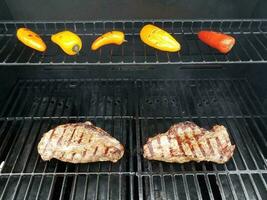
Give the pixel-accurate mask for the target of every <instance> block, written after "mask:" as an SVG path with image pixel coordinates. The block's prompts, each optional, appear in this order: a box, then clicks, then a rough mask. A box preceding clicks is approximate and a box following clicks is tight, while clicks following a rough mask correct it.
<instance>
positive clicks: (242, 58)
mask: <svg viewBox="0 0 267 200" xmlns="http://www.w3.org/2000/svg"><path fill="white" fill-rule="evenodd" d="M147 23H154V24H155V25H157V26H159V27H161V28H164V29H165V30H167V31H168V32H170V33H172V34H173V35H174V36H175V38H177V39H178V41H180V43H181V44H182V50H181V51H180V52H178V53H165V52H161V51H157V50H155V49H152V48H150V47H148V46H146V45H144V44H143V43H142V42H141V41H140V37H139V31H140V29H141V27H142V26H143V25H144V24H147ZM266 25H267V21H266V20H231V21H228V20H213V21H200V20H196V21H173V20H167V21H162V20H160V21H131V22H129V21H117V22H109V21H107V22H75V23H73V22H43V23H41V22H2V23H0V65H20V64H22V63H23V64H24V65H25V64H26V65H41V64H43V65H58V64H60V65H69V64H75V65H79V64H80V65H84V64H95V65H104V64H108V65H112V64H115V65H118V64H144V63H147V64H163V63H168V64H192V63H194V64H203V63H204V64H207V63H266V61H267V50H266V49H267V36H266V32H267V29H266V28H267V26H266ZM19 27H28V28H31V29H32V30H34V31H36V32H38V33H39V34H40V35H41V36H42V38H43V39H44V41H45V42H46V44H47V46H48V49H47V51H46V52H45V53H38V52H36V51H33V50H32V49H30V48H27V47H25V46H24V45H22V44H21V43H20V42H19V41H18V40H17V39H16V34H15V33H16V29H17V28H19ZM65 29H68V30H71V31H74V32H77V33H78V34H79V35H80V36H81V38H82V40H83V44H84V45H83V49H82V51H81V52H80V54H79V55H77V56H73V57H71V56H67V55H65V54H64V53H63V52H62V51H61V50H60V49H59V48H58V47H57V46H56V45H55V44H53V43H52V42H51V40H50V36H51V34H53V33H55V32H58V31H62V30H65ZM114 29H116V30H121V31H124V32H125V34H126V39H127V41H128V42H127V43H125V44H123V45H122V46H108V47H104V48H102V49H101V50H99V51H96V52H92V51H90V45H91V43H92V41H93V40H94V39H95V38H96V37H97V36H99V35H100V34H102V33H105V32H107V31H111V30H114ZM203 29H208V30H215V31H222V32H225V33H229V34H232V35H233V36H234V37H235V38H236V39H237V44H236V45H235V47H234V48H233V50H232V51H231V52H230V53H229V54H227V55H222V54H220V53H218V52H217V51H215V50H214V49H211V48H209V47H208V46H206V45H204V44H203V43H202V42H200V41H199V40H198V39H197V36H196V34H197V32H198V31H200V30H203Z"/></svg>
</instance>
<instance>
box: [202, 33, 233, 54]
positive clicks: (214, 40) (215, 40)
mask: <svg viewBox="0 0 267 200" xmlns="http://www.w3.org/2000/svg"><path fill="white" fill-rule="evenodd" d="M198 38H199V39H200V40H201V41H202V42H204V43H205V44H207V45H209V46H211V47H213V48H215V49H217V50H218V51H219V52H221V53H228V52H229V51H230V50H231V49H232V47H233V46H234V44H235V38H233V37H232V36H230V35H226V34H223V33H219V32H214V31H200V32H199V33H198Z"/></svg>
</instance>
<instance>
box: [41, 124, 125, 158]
mask: <svg viewBox="0 0 267 200" xmlns="http://www.w3.org/2000/svg"><path fill="white" fill-rule="evenodd" d="M38 153H39V154H40V155H41V158H42V159H43V160H44V161H47V160H50V159H52V158H56V159H58V160H61V161H64V162H70V163H88V162H98V161H111V162H117V161H118V160H119V159H121V157H122V156H123V154H124V147H123V146H122V145H121V144H120V142H119V141H118V140H116V139H115V138H113V137H111V136H110V135H109V134H108V133H107V132H106V131H104V130H102V129H101V128H99V127H96V126H94V125H93V124H92V123H91V122H88V121H87V122H85V123H72V124H64V125H59V126H57V127H56V128H54V129H51V130H50V131H48V132H47V133H45V134H44V135H43V137H42V139H41V141H40V142H39V144H38Z"/></svg>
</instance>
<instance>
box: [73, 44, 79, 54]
mask: <svg viewBox="0 0 267 200" xmlns="http://www.w3.org/2000/svg"><path fill="white" fill-rule="evenodd" d="M79 49H80V46H79V45H78V44H75V45H74V46H73V47H72V51H73V52H75V53H78V52H79Z"/></svg>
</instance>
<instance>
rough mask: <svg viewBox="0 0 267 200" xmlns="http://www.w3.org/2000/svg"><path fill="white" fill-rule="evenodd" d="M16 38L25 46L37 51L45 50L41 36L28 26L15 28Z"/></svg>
mask: <svg viewBox="0 0 267 200" xmlns="http://www.w3.org/2000/svg"><path fill="white" fill-rule="evenodd" d="M17 38H18V39H19V41H21V42H22V43H23V44H25V45H26V46H28V47H31V48H33V49H35V50H37V51H41V52H43V51H45V50H46V45H45V43H44V41H43V40H42V38H41V37H40V36H39V35H38V34H37V33H35V32H33V31H31V30H30V29H28V28H19V29H18V30H17Z"/></svg>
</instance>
